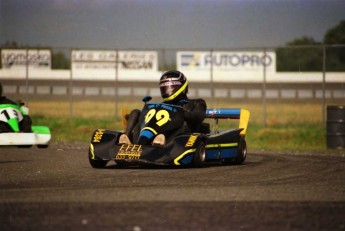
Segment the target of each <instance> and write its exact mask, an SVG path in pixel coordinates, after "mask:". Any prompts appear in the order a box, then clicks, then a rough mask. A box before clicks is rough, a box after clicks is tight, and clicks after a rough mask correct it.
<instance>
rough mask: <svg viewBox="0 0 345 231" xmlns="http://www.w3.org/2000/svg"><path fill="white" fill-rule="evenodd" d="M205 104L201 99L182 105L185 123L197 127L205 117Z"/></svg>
mask: <svg viewBox="0 0 345 231" xmlns="http://www.w3.org/2000/svg"><path fill="white" fill-rule="evenodd" d="M206 108H207V106H206V102H205V100H203V99H193V100H190V101H189V102H188V103H187V104H185V105H183V109H184V111H185V113H184V116H185V120H186V121H187V123H190V124H193V125H196V126H197V125H199V124H200V123H201V122H202V121H203V120H204V118H205V115H206Z"/></svg>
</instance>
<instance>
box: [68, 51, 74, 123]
mask: <svg viewBox="0 0 345 231" xmlns="http://www.w3.org/2000/svg"><path fill="white" fill-rule="evenodd" d="M70 58H71V68H70V76H69V91H68V92H69V116H70V117H73V50H70Z"/></svg>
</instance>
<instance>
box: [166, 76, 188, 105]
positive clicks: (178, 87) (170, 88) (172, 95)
mask: <svg viewBox="0 0 345 231" xmlns="http://www.w3.org/2000/svg"><path fill="white" fill-rule="evenodd" d="M159 88H160V90H161V96H162V98H163V100H164V101H165V102H171V101H174V102H176V101H179V100H181V99H185V98H187V93H188V81H187V78H186V77H185V76H184V74H183V73H182V72H179V71H167V72H165V73H164V74H163V75H162V76H161V78H160V81H159Z"/></svg>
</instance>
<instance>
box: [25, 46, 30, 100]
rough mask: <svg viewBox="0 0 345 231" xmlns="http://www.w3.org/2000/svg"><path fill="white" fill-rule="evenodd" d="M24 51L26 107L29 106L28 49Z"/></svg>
mask: <svg viewBox="0 0 345 231" xmlns="http://www.w3.org/2000/svg"><path fill="white" fill-rule="evenodd" d="M25 51H26V60H25V66H26V67H25V76H26V77H25V104H26V106H27V107H29V95H28V94H29V51H28V49H25Z"/></svg>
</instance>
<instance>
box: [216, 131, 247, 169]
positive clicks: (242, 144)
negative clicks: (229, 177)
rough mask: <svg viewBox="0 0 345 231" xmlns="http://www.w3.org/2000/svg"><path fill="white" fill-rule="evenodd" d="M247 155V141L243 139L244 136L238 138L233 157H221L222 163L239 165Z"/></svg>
mask: <svg viewBox="0 0 345 231" xmlns="http://www.w3.org/2000/svg"><path fill="white" fill-rule="evenodd" d="M246 156H247V143H246V141H245V140H244V137H242V138H240V141H239V143H238V149H237V155H236V157H234V158H226V159H222V163H223V164H225V165H231V164H235V165H240V164H243V162H244V160H245V159H246Z"/></svg>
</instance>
